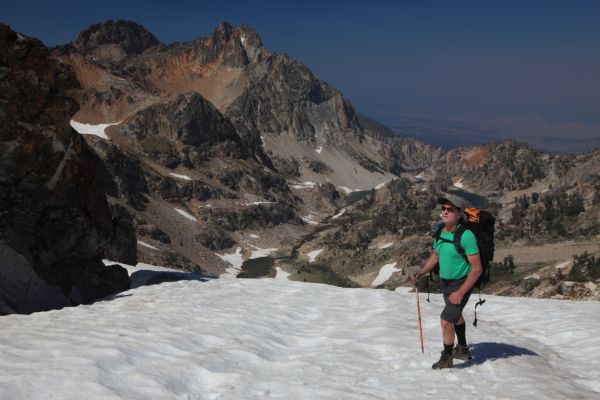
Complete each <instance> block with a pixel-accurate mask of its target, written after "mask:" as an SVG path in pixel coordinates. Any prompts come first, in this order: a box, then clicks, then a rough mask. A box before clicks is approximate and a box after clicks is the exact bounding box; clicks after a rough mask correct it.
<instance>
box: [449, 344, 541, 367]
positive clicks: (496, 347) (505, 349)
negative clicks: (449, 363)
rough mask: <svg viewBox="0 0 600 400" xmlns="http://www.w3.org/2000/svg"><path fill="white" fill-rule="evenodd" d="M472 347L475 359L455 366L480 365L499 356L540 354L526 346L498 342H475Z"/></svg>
mask: <svg viewBox="0 0 600 400" xmlns="http://www.w3.org/2000/svg"><path fill="white" fill-rule="evenodd" d="M470 349H471V355H472V356H473V359H472V360H469V361H467V362H464V363H462V364H459V365H455V366H454V368H466V367H468V366H470V365H479V364H483V363H484V362H486V361H494V360H497V359H499V358H509V357H518V356H537V355H539V354H537V353H536V352H534V351H531V350H529V349H526V348H524V347H519V346H514V345H512V344H507V343H497V342H482V343H475V344H473V345H471V346H470Z"/></svg>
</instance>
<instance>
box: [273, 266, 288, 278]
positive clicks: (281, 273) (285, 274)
mask: <svg viewBox="0 0 600 400" xmlns="http://www.w3.org/2000/svg"><path fill="white" fill-rule="evenodd" d="M275 271H277V274H276V275H275V279H281V280H284V281H286V280H288V277H289V276H290V275H291V274H290V273H289V272H285V271H284V270H282V269H281V268H280V267H275Z"/></svg>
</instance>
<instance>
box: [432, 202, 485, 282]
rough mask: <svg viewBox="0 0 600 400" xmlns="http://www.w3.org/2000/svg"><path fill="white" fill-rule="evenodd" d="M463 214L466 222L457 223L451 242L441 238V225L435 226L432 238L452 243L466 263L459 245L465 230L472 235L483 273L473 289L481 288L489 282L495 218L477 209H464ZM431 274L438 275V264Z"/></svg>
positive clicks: (442, 226) (465, 256) (463, 250)
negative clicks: (475, 242) (475, 241)
mask: <svg viewBox="0 0 600 400" xmlns="http://www.w3.org/2000/svg"><path fill="white" fill-rule="evenodd" d="M464 212H465V215H466V216H467V220H466V221H464V220H461V222H459V225H458V227H457V228H456V230H455V231H454V240H453V241H450V240H446V239H444V238H442V237H441V233H442V229H443V228H444V224H443V223H440V224H438V225H437V228H436V230H435V235H434V238H435V241H436V242H437V241H440V240H441V241H443V242H448V243H454V247H455V248H456V251H457V252H458V254H460V255H461V256H463V257H464V259H465V260H466V261H467V263H468V262H469V259H468V258H467V255H466V254H465V249H463V247H462V246H461V245H460V239H461V238H462V234H463V233H464V232H465V231H466V230H467V229H468V230H470V231H471V232H473V235H474V236H475V239H476V240H477V247H478V248H479V257H480V258H481V268H482V269H483V272H482V273H481V275H480V276H479V279H478V280H477V282H476V283H475V285H474V286H473V287H476V288H481V286H483V285H485V284H486V283H488V282H489V280H490V263H491V262H492V260H493V259H494V225H495V223H496V218H495V217H494V216H493V215H492V214H491V213H490V212H489V211H485V210H480V209H478V208H465V209H464ZM433 272H434V273H436V274H438V275H439V264H438V265H436V266H435V268H434V270H433Z"/></svg>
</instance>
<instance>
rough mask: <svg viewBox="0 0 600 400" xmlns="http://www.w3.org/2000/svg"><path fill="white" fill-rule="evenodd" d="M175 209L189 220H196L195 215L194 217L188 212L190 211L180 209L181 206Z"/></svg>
mask: <svg viewBox="0 0 600 400" xmlns="http://www.w3.org/2000/svg"><path fill="white" fill-rule="evenodd" d="M175 211H177V212H178V213H179V214H181V215H183V216H184V217H186V218H187V219H189V220H190V221H198V220H197V219H196V217H194V216H193V215H192V214H190V213H188V212H186V211H184V210H182V209H181V208H176V209H175Z"/></svg>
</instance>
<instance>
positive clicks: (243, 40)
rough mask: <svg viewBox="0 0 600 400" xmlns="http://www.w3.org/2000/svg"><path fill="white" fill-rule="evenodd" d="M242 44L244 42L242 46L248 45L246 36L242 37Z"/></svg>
mask: <svg viewBox="0 0 600 400" xmlns="http://www.w3.org/2000/svg"><path fill="white" fill-rule="evenodd" d="M240 42H242V46H245V45H246V36H243V35H242V36H240Z"/></svg>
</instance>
